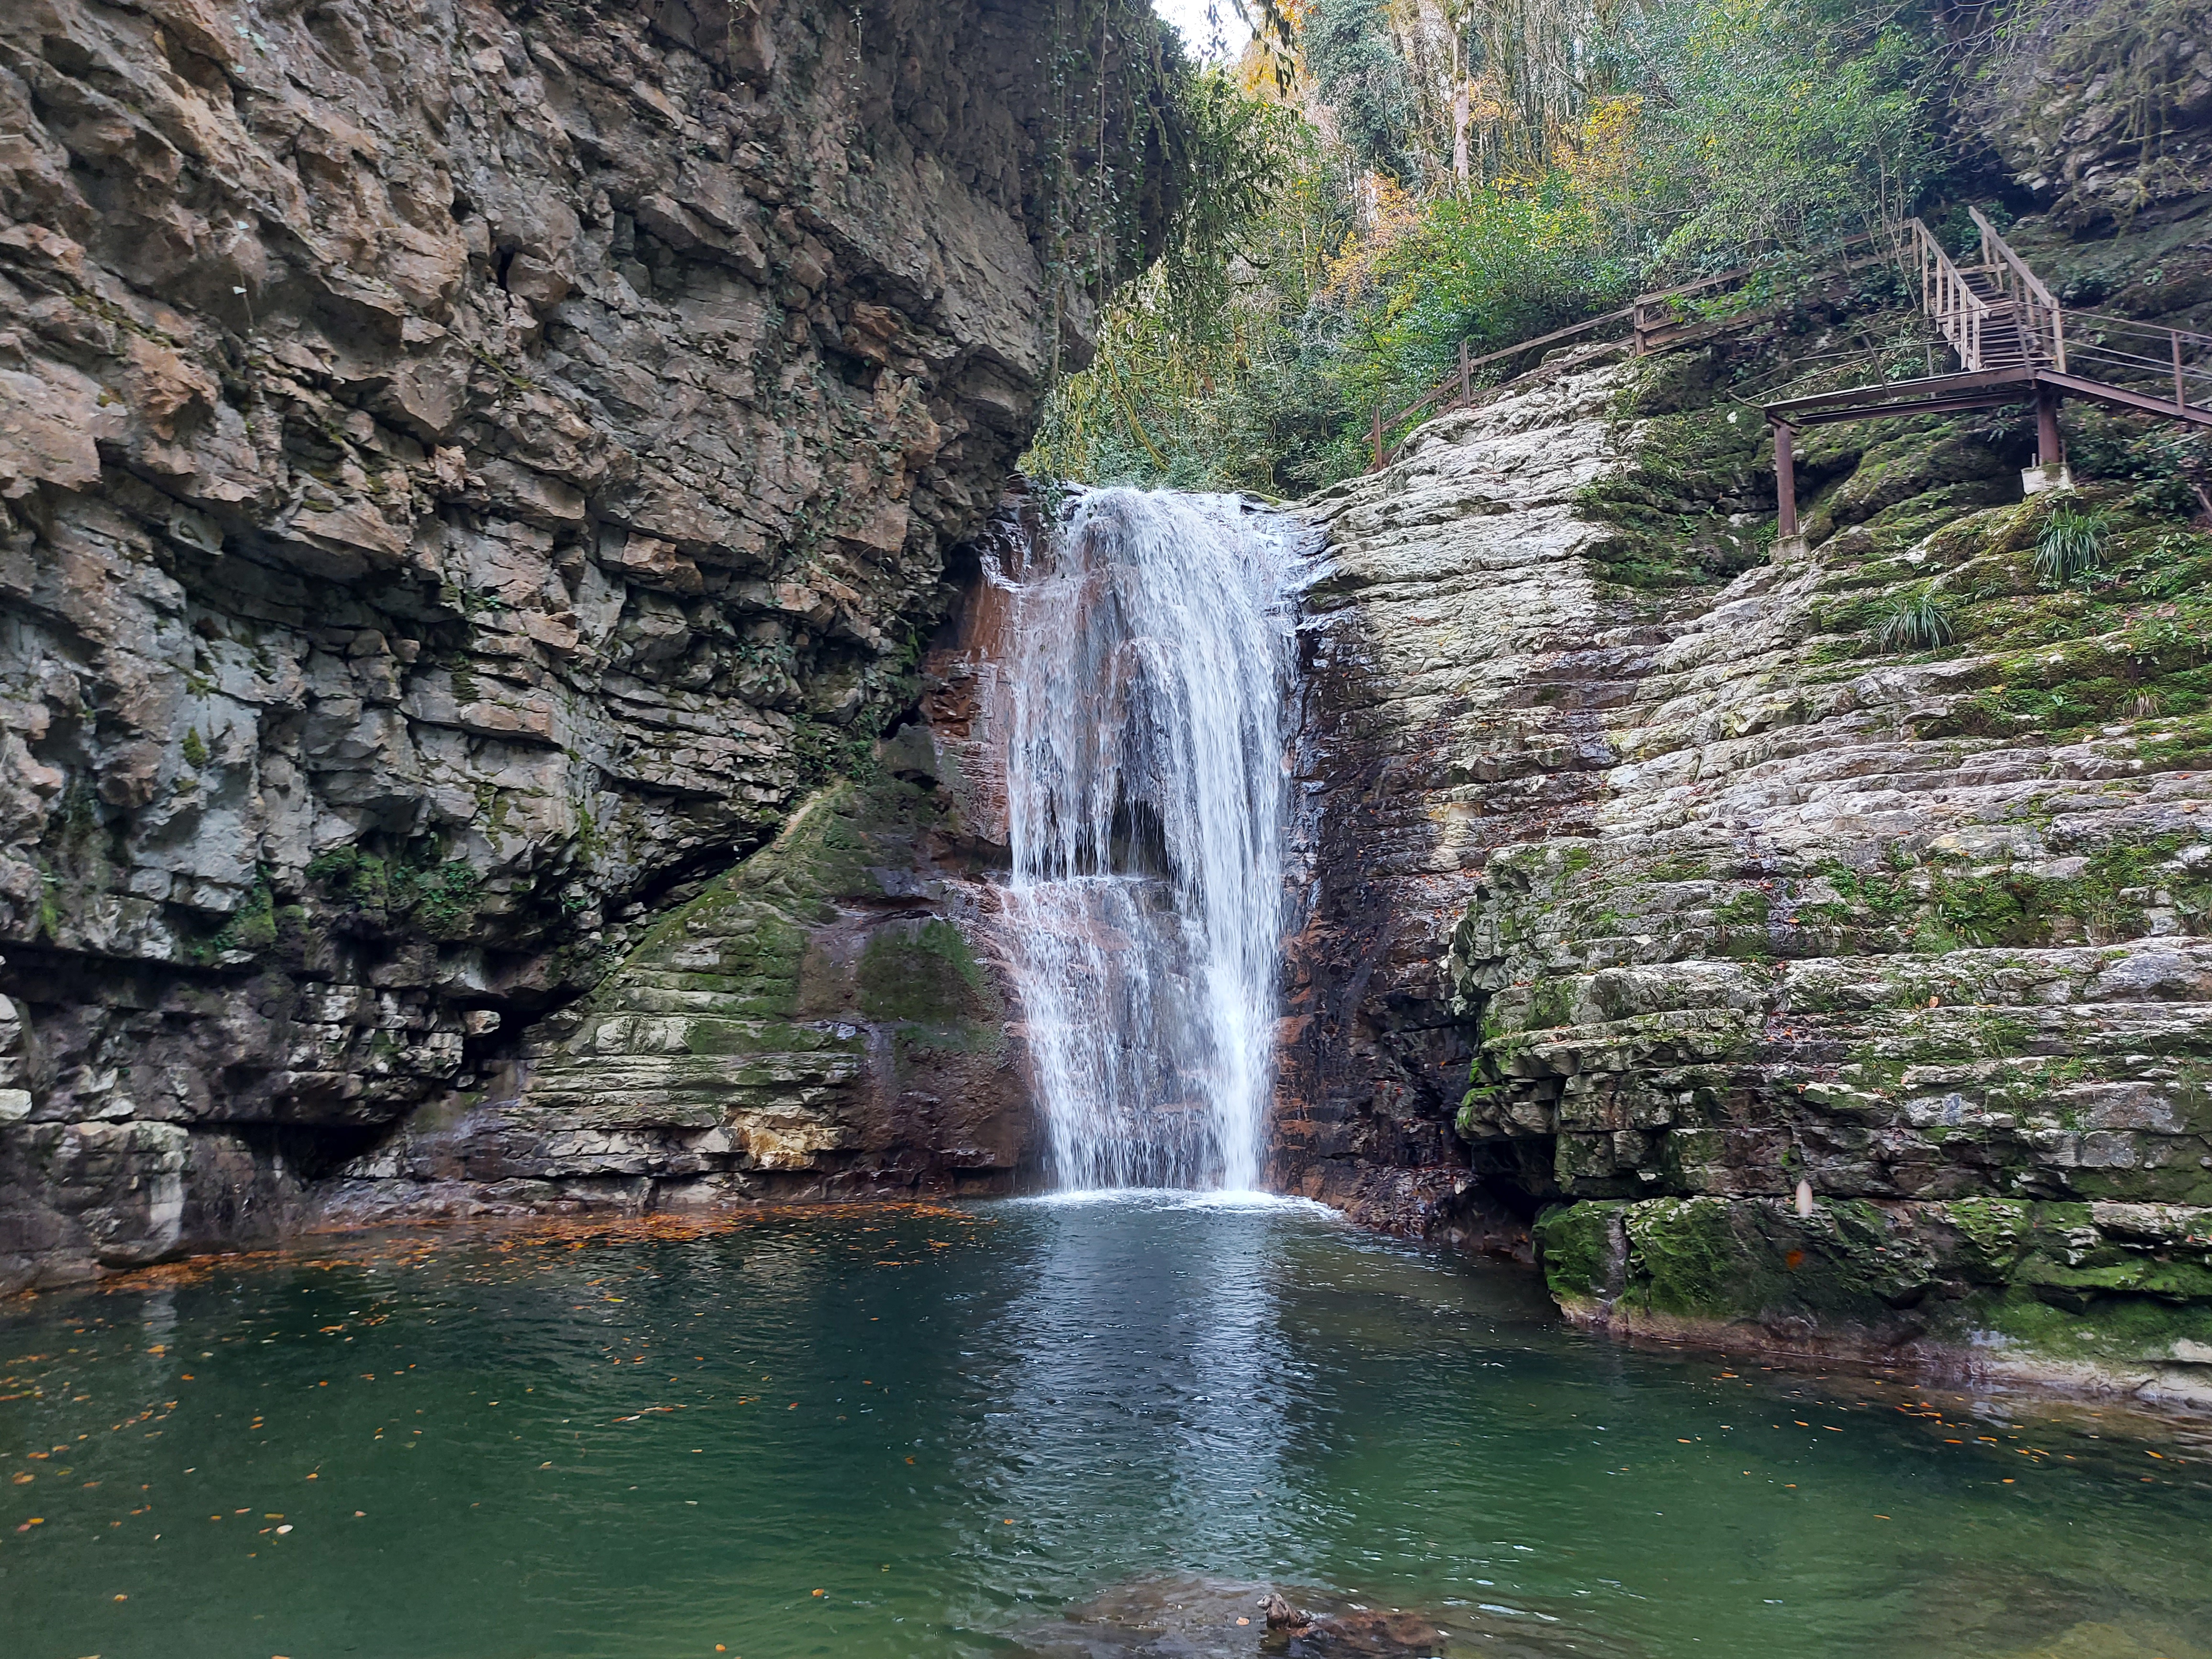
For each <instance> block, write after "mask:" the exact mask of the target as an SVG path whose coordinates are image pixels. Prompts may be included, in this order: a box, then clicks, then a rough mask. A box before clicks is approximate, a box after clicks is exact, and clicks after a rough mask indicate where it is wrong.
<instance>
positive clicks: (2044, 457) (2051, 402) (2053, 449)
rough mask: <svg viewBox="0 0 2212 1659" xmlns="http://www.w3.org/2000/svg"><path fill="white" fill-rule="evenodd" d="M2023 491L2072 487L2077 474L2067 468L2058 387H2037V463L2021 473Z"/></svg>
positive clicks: (2030, 493)
mask: <svg viewBox="0 0 2212 1659" xmlns="http://www.w3.org/2000/svg"><path fill="white" fill-rule="evenodd" d="M2020 487H2021V491H2022V493H2024V494H2026V495H2041V494H2043V492H2044V491H2045V490H2046V489H2073V488H2074V477H2073V475H2072V474H2071V473H2069V471H2067V470H2066V448H2065V445H2064V444H2063V442H2062V441H2061V440H2060V438H2059V436H2058V389H2057V387H2056V386H2037V387H2036V388H2035V465H2033V466H2031V467H2030V468H2028V469H2027V471H2025V472H2023V473H2021V475H2020Z"/></svg>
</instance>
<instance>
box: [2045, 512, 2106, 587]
mask: <svg viewBox="0 0 2212 1659" xmlns="http://www.w3.org/2000/svg"><path fill="white" fill-rule="evenodd" d="M2111 522H2112V514H2111V513H2108V512H2106V510H2105V509H2104V508H2103V507H2097V508H2095V509H2093V510H2085V509H2083V508H2082V507H2078V506H2076V505H2075V504H2074V503H2073V502H2071V501H2062V502H2060V503H2059V504H2058V507H2057V509H2056V510H2054V511H2053V512H2052V513H2051V516H2050V517H2049V518H2047V519H2045V520H2044V521H2043V528H2042V530H2041V531H2040V532H2038V533H2037V535H2036V538H2035V574H2037V575H2038V576H2039V577H2040V578H2041V579H2042V580H2043V584H2044V586H2046V587H2063V586H2065V585H2066V584H2067V583H2069V582H2073V581H2078V582H2081V583H2083V584H2084V585H2086V584H2087V581H2088V579H2089V578H2090V577H2091V576H2092V575H2093V574H2096V572H2097V571H2099V570H2100V569H2102V568H2104V562H2105V535H2106V530H2107V528H2108V527H2109V526H2110V525H2111Z"/></svg>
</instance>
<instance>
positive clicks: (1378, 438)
mask: <svg viewBox="0 0 2212 1659" xmlns="http://www.w3.org/2000/svg"><path fill="white" fill-rule="evenodd" d="M1382 470H1383V406H1382V404H1376V406H1375V465H1374V466H1373V467H1372V468H1370V471H1376V472H1380V471H1382Z"/></svg>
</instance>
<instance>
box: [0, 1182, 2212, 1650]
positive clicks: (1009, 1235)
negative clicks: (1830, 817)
mask: <svg viewBox="0 0 2212 1659" xmlns="http://www.w3.org/2000/svg"><path fill="white" fill-rule="evenodd" d="M2208 1455H2212V1448H2208V1447H2207V1446H2206V1444H2205V1443H2203V1440H2202V1439H2201V1438H2199V1439H2192V1437H2191V1432H2190V1431H2188V1430H2187V1429H2186V1428H2185V1426H2183V1425H2160V1424H2157V1423H2155V1422H2152V1421H2148V1420H2146V1419H2138V1418H2131V1417H2125V1416H2123V1415H2121V1414H2118V1413H2112V1412H2107V1413H2103V1414H2101V1415H2099V1414H2094V1413H2092V1412H2091V1411H2090V1410H2089V1409H2087V1408H2084V1407H2065V1406H2063V1405H2060V1404H2057V1403H2053V1402H2050V1401H2040V1402H2039V1401H2035V1400H2033V1399H2032V1398H2025V1397H2023V1396H2021V1395H2007V1396H1996V1397H1990V1396H1983V1397H1979V1398H1977V1397H1976V1396H1974V1395H1961V1394H1958V1393H1955V1392H1952V1391H1948V1390H1941V1389H1929V1388H1925V1387H1921V1386H1917V1385H1915V1384H1914V1383H1911V1381H1909V1380H1906V1379H1903V1378H1895V1379H1883V1380H1874V1379H1864V1378H1847V1377H1842V1376H1832V1377H1826V1378H1820V1377H1815V1376H1813V1375H1811V1374H1808V1373H1791V1372H1778V1371H1770V1370H1764V1369H1762V1368H1760V1367H1759V1366H1758V1365H1756V1364H1723V1363H1721V1362H1719V1361H1717V1360H1713V1359H1711V1358H1702V1357H1698V1356H1675V1355H1667V1354H1657V1355H1655V1354H1651V1353H1645V1352H1633V1351H1630V1350H1627V1349H1624V1348H1622V1347H1620V1346H1615V1345H1613V1344H1611V1343H1608V1342H1606V1341H1603V1340H1595V1339H1591V1338H1588V1337H1584V1336H1582V1335H1579V1334H1576V1333H1573V1332H1571V1331H1569V1330H1566V1329H1564V1328H1561V1327H1560V1326H1559V1323H1558V1322H1557V1321H1556V1320H1555V1319H1553V1317H1552V1316H1550V1314H1549V1311H1548V1309H1547V1306H1546V1304H1544V1302H1543V1301H1542V1299H1541V1295H1540V1294H1539V1293H1538V1291H1537V1289H1536V1287H1535V1285H1534V1283H1533V1282H1532V1281H1531V1280H1529V1279H1527V1278H1525V1277H1523V1276H1522V1275H1520V1274H1517V1273H1510V1272H1506V1271H1503V1270H1500V1269H1498V1268H1496V1267H1486V1266H1483V1265H1480V1264H1475V1263H1471V1262H1468V1261H1462V1260H1460V1259H1456V1258H1454V1257H1450V1256H1446V1255H1438V1254H1436V1253H1432V1252H1428V1251H1425V1250H1421V1249H1415V1248H1412V1247H1408V1246H1405V1245H1401V1244H1395V1243H1389V1242H1385V1241H1380V1240H1376V1239H1374V1238H1371V1237H1364V1236H1362V1235H1360V1234H1358V1233H1357V1232H1355V1231H1352V1230H1351V1229H1350V1228H1348V1227H1346V1226H1345V1225H1342V1224H1340V1223H1339V1222H1337V1221H1335V1220H1334V1219H1333V1218H1328V1217H1326V1216H1324V1215H1322V1214H1321V1213H1319V1212H1315V1211H1313V1210H1310V1209H1308V1208H1305V1207H1304V1206H1287V1205H1283V1206H1244V1207H1239V1206H1226V1205H1208V1204H1202V1203H1195V1202H1189V1201H1176V1200H1163V1199H1151V1200H1147V1199H1143V1198H1129V1199H1120V1200H1110V1201H1095V1202H1088V1203H1080V1202H1066V1203H1053V1202H1036V1201H1025V1202H1010V1203H1000V1204H993V1205H983V1206H972V1207H963V1208H959V1209H935V1210H932V1209H913V1210H891V1211H878V1210H858V1209H844V1210H836V1211H819V1212H799V1213H790V1212H786V1213H776V1214H769V1215H763V1216H754V1217H748V1218H743V1219H739V1220H733V1221H728V1222H725V1223H718V1224H716V1225H714V1226H712V1227H708V1228H702V1229H699V1230H695V1231H685V1230H681V1229H665V1230H662V1231H645V1230H640V1231H637V1232H635V1233H632V1234H629V1235H623V1236H608V1235H605V1234H604V1233H601V1234H592V1235H584V1234H575V1235H564V1234H532V1235H516V1236H510V1237H504V1238H485V1237H470V1236H466V1235H455V1234H453V1233H436V1234H423V1235H416V1236H410V1237H403V1238H398V1239H387V1240H383V1241H380V1242H378V1243H374V1244H371V1243H366V1242H359V1241H356V1242H354V1243H348V1244H346V1245H344V1246H343V1247H339V1246H333V1247H331V1253H330V1254H328V1255H324V1256H321V1257H319V1258H315V1259H309V1258H307V1257H306V1256H304V1255H292V1256H289V1257H285V1258H278V1259H269V1260H259V1261H237V1262H232V1263H228V1264H218V1265H216V1266H215V1267H211V1268H207V1269H204V1270H198V1271H188V1272H172V1273H168V1274H167V1275H166V1276H162V1277H155V1278H150V1279H145V1280H142V1281H138V1282H134V1283H131V1284H129V1285H125V1286H123V1287H120V1288H116V1289H111V1290H106V1291H88V1292H79V1293H70V1294H64V1295H52V1296H46V1297H39V1298H35V1299H31V1300H25V1301H17V1302H15V1303H12V1304H4V1305H0V1471H4V1473H0V1494H4V1496H3V1497H0V1653H4V1654H5V1655H7V1656H9V1659H83V1656H88V1655H94V1654H97V1655H100V1656H102V1659H137V1656H147V1659H154V1656H160V1659H197V1656H210V1659H214V1656H222V1659H235V1656H248V1659H258V1656H276V1655H282V1656H285V1659H325V1656H335V1655H364V1656H374V1659H401V1656H404V1659H446V1656H451V1659H507V1656H516V1659H520V1656H528V1655H548V1656H552V1655H561V1656H568V1655H609V1656H624V1659H627V1656H648V1655H650V1656H663V1655H666V1656H685V1655H696V1656H712V1655H714V1654H715V1653H717V1652H721V1653H725V1654H726V1655H729V1656H733V1659H785V1656H799V1655H817V1654H818V1655H836V1656H856V1659H869V1656H877V1655H918V1656H936V1655H979V1656H980V1655H994V1654H1005V1655H1017V1654H1024V1653H1032V1652H1046V1653H1051V1654H1054V1655H1058V1654H1062V1653H1066V1654H1071V1655H1072V1654H1077V1653H1099V1654H1112V1653H1122V1652H1127V1653H1133V1654H1134V1653H1147V1654H1152V1653H1157V1654H1170V1653H1216V1652H1218V1653H1224V1654H1228V1653H1251V1652H1255V1651H1256V1650H1257V1643H1258V1640H1259V1637H1260V1631H1261V1621H1260V1620H1258V1619H1257V1618H1256V1617H1254V1616H1253V1615H1254V1613H1256V1607H1253V1605H1252V1602H1253V1597H1254V1595H1255V1594H1256V1593H1257V1589H1258V1587H1261V1586H1268V1585H1273V1586H1279V1587H1281V1588H1282V1589H1285V1592H1286V1593H1288V1594H1290V1595H1291V1596H1292V1597H1293V1599H1297V1598H1299V1597H1300V1596H1301V1595H1303V1596H1304V1598H1305V1599H1306V1600H1307V1601H1309V1602H1313V1601H1316V1599H1319V1600H1321V1601H1324V1602H1325V1603H1326V1605H1328V1606H1331V1607H1373V1608H1378V1609H1379V1608H1390V1607H1399V1608H1406V1609H1418V1610H1419V1611H1421V1612H1422V1613H1424V1614H1425V1615H1426V1616H1428V1617H1429V1618H1431V1619H1432V1620H1436V1621H1437V1623H1439V1624H1440V1625H1441V1626H1443V1628H1444V1629H1445V1630H1447V1631H1448V1632H1449V1633H1450V1636H1451V1645H1450V1651H1452V1652H1454V1653H1484V1654H1532V1655H1544V1656H1551V1655H1560V1654H1567V1653H1582V1654H1592V1655H1621V1656H1629V1655H1692V1654H1695V1655H1703V1656H1709V1659H1722V1656H1760V1659H1771V1656H1792V1659H1808V1656H1826V1655H1853V1656H1858V1655H1868V1654H1877V1653H1881V1654H1887V1653H1899V1654H1904V1653H1910V1654H1914V1655H1938V1656H1950V1655H1958V1656H1967V1655H1972V1656H1990V1655H2000V1656H2009V1655H2021V1656H2027V1655H2037V1656H2044V1659H2060V1656H2063V1659H2136V1656H2142V1659H2151V1656H2164V1659H2203V1656H2204V1655H2205V1654H2206V1653H2207V1652H2208V1651H2212V1486H2208V1482H2207V1480H2206V1479H2205V1475H2206V1472H2207V1470H2208V1468H2212V1464H2208V1463H2207V1462H2205V1461H2203V1460H2204V1459H2205V1458H2206V1457H2207V1456H2208ZM1070 1608H1077V1609H1079V1611H1080V1613H1081V1614H1082V1616H1083V1618H1084V1619H1085V1620H1087V1621H1088V1622H1085V1623H1083V1624H1080V1625H1079V1624H1076V1623H1072V1622H1070V1620H1068V1618H1067V1617H1066V1613H1067V1612H1068V1610H1069V1609H1070ZM1248 1608H1249V1609H1250V1610H1249V1611H1243V1609H1248ZM1237 1617H1246V1618H1250V1619H1251V1620H1252V1622H1251V1623H1250V1624H1249V1625H1246V1626H1238V1625H1237V1624H1236V1623H1235V1622H1234V1621H1235V1619H1236V1618H1237ZM717 1644H720V1645H719V1647H718V1645H717Z"/></svg>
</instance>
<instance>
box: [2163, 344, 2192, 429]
mask: <svg viewBox="0 0 2212 1659" xmlns="http://www.w3.org/2000/svg"><path fill="white" fill-rule="evenodd" d="M2166 338H2167V339H2169V340H2171V341H2172V342H2173V406H2174V408H2175V409H2176V410H2180V411H2182V412H2184V413H2185V412H2187V410H2188V408H2189V399H2188V398H2185V397H2184V396H2183V395H2182V391H2183V387H2182V384H2181V331H2180V330H2179V329H2178V328H2170V329H2168V330H2166Z"/></svg>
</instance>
